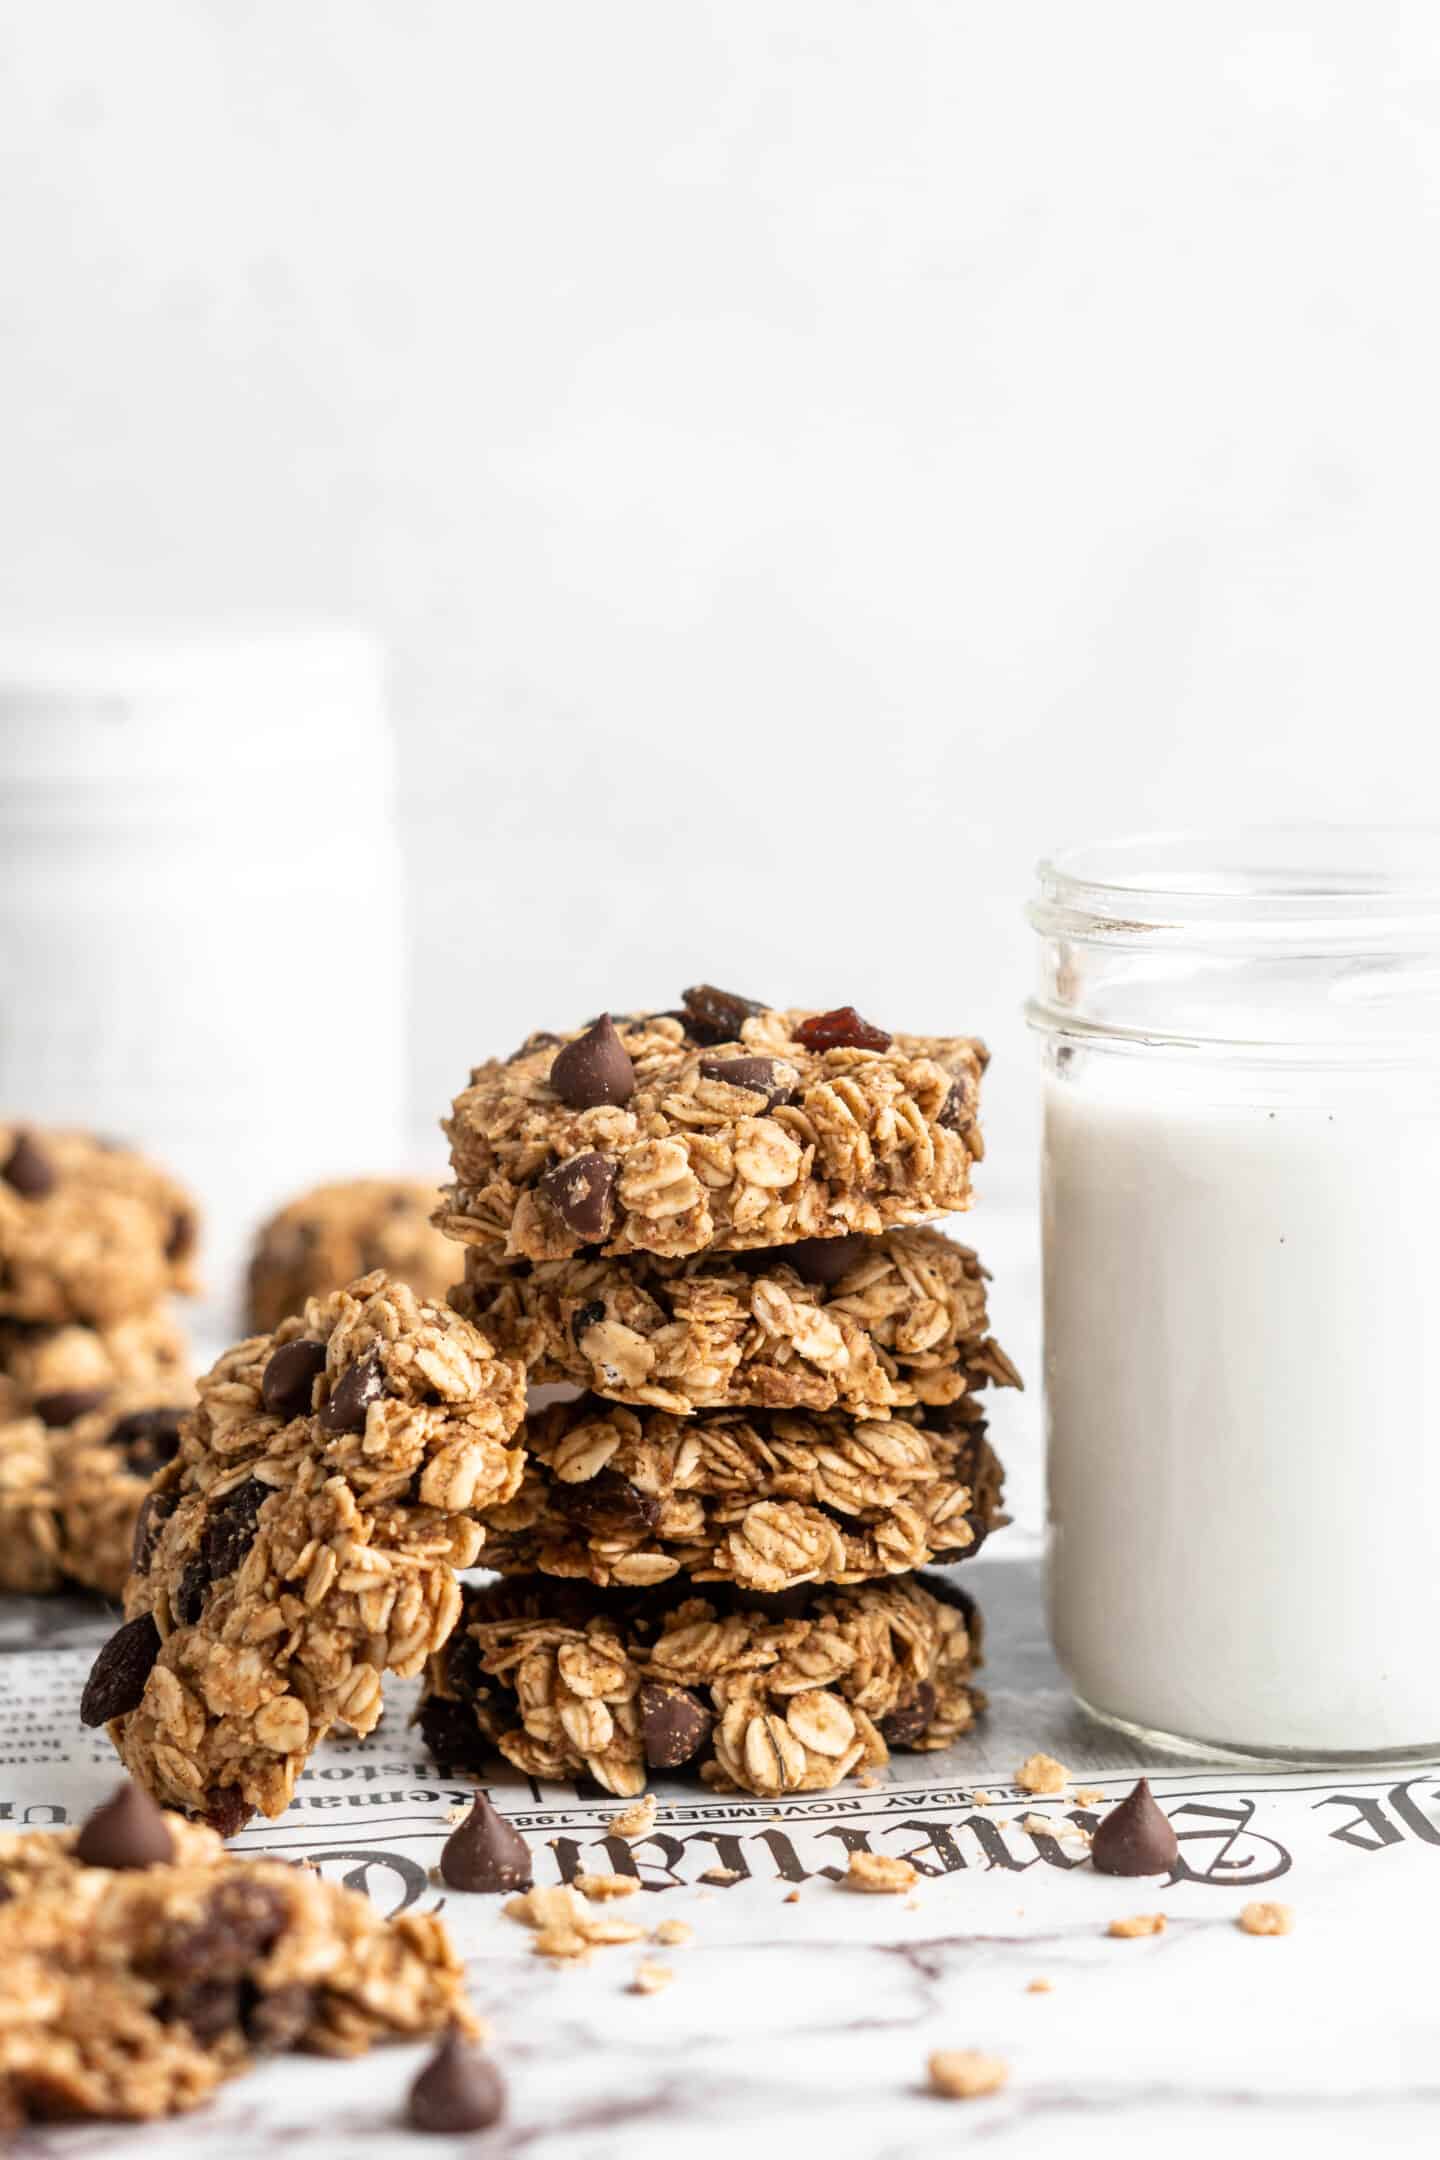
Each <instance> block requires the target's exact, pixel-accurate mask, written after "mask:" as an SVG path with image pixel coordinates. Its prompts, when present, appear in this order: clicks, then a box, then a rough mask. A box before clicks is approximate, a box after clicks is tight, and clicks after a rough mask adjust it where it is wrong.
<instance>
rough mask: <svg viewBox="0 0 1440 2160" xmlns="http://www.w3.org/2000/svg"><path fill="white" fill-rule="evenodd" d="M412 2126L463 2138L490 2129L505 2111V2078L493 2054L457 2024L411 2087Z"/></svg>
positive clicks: (415, 2128) (442, 2134)
mask: <svg viewBox="0 0 1440 2160" xmlns="http://www.w3.org/2000/svg"><path fill="white" fill-rule="evenodd" d="M408 2113H409V2119H410V2127H411V2129H412V2130H427V2131H434V2132H436V2133H437V2134H438V2135H439V2136H441V2137H447V2136H448V2137H458V2136H460V2135H462V2134H463V2133H464V2132H465V2131H467V2130H488V2129H489V2128H490V2127H491V2125H492V2124H494V2123H497V2122H499V2121H500V2119H501V2117H502V2116H503V2115H504V2113H505V2081H504V2079H503V2078H502V2077H501V2075H500V2073H499V2071H498V2070H497V2069H496V2067H495V2065H494V2063H493V2062H491V2060H490V2058H489V2056H488V2055H486V2054H484V2053H482V2051H481V2050H480V2049H479V2048H477V2047H476V2046H475V2045H474V2044H473V2043H472V2042H471V2041H469V2040H466V2039H465V2038H464V2036H463V2035H462V2034H461V2033H460V2032H458V2031H457V2030H456V2029H455V2028H453V2027H452V2028H451V2030H450V2031H449V2032H448V2033H447V2034H446V2035H445V2038H444V2039H443V2040H442V2041H441V2042H440V2045H439V2047H437V2048H436V2050H435V2053H434V2054H433V2055H432V2056H431V2058H430V2060H429V2062H427V2063H426V2065H425V2067H424V2069H423V2070H422V2071H421V2072H420V2075H419V2076H418V2077H417V2078H416V2080H415V2082H414V2084H413V2085H412V2086H411V2087H410V2101H409V2109H408Z"/></svg>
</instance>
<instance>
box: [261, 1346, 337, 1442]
mask: <svg viewBox="0 0 1440 2160" xmlns="http://www.w3.org/2000/svg"><path fill="white" fill-rule="evenodd" d="M324 1370H325V1345H324V1343H323V1342H319V1341H317V1340H316V1338H315V1337H314V1336H313V1335H301V1336H299V1337H297V1339H296V1340H295V1341H294V1342H287V1343H281V1345H280V1347H279V1349H278V1350H275V1351H273V1352H272V1353H271V1355H270V1356H269V1358H267V1359H266V1362H265V1371H264V1373H263V1374H262V1376H261V1380H260V1400H261V1402H262V1403H264V1405H265V1408H266V1409H267V1410H268V1411H269V1412H270V1415H271V1416H272V1417H279V1418H285V1419H286V1420H287V1421H288V1420H289V1419H290V1418H297V1417H306V1416H308V1415H309V1412H310V1406H311V1402H312V1399H313V1396H314V1389H315V1382H316V1380H317V1379H318V1378H319V1376H320V1374H321V1373H322V1372H324Z"/></svg>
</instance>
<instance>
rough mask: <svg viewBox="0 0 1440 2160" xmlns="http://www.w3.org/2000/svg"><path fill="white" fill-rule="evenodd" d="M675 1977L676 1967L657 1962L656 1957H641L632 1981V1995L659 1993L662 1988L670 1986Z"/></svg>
mask: <svg viewBox="0 0 1440 2160" xmlns="http://www.w3.org/2000/svg"><path fill="white" fill-rule="evenodd" d="M674 1978H675V1972H674V1968H673V1967H672V1966H669V1965H660V1964H657V1963H656V1961H655V1959H654V1958H641V1960H640V1963H639V1964H638V1965H637V1966H636V1968H635V1977H634V1979H633V1980H632V1981H631V1982H630V1993H631V1994H632V1995H658V1994H659V1993H660V1990H661V1988H667V1987H669V1985H670V1983H671V1981H672V1980H673V1979H674Z"/></svg>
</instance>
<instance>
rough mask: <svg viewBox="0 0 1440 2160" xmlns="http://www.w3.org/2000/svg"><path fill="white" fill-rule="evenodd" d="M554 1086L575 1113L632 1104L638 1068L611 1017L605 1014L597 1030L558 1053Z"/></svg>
mask: <svg viewBox="0 0 1440 2160" xmlns="http://www.w3.org/2000/svg"><path fill="white" fill-rule="evenodd" d="M550 1085H551V1087H552V1088H554V1090H555V1093H556V1094H557V1095H558V1096H559V1097H560V1100H561V1102H563V1103H565V1104H566V1105H567V1106H568V1107H569V1108H570V1109H571V1110H593V1109H594V1108H595V1106H596V1105H597V1103H625V1102H629V1100H630V1097H631V1096H632V1095H633V1094H634V1092H635V1067H634V1066H633V1065H632V1064H631V1062H630V1053H629V1051H628V1050H627V1049H626V1048H625V1045H624V1043H622V1042H621V1040H620V1037H619V1036H618V1035H617V1034H616V1032H615V1023H614V1021H613V1020H612V1019H611V1018H610V1015H609V1013H601V1015H600V1018H599V1019H598V1020H597V1021H596V1022H595V1025H594V1026H593V1027H591V1028H587V1029H586V1030H585V1033H584V1034H583V1035H577V1036H576V1038H575V1040H574V1042H568V1043H566V1045H565V1047H564V1049H563V1050H557V1051H556V1053H555V1057H554V1061H553V1063H552V1064H551V1067H550Z"/></svg>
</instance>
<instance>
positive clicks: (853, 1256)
mask: <svg viewBox="0 0 1440 2160" xmlns="http://www.w3.org/2000/svg"><path fill="white" fill-rule="evenodd" d="M868 1243H869V1240H868V1239H867V1238H863V1237H861V1236H859V1234H858V1233H856V1232H854V1231H852V1232H850V1233H849V1234H848V1235H847V1236H845V1237H810V1238H801V1239H799V1240H798V1242H797V1243H796V1244H794V1245H782V1246H781V1247H780V1249H779V1251H778V1252H777V1253H776V1254H775V1258H776V1259H777V1260H783V1261H785V1263H786V1264H787V1265H788V1266H790V1267H793V1268H794V1270H795V1272H796V1274H797V1275H798V1276H799V1277H800V1280H801V1281H802V1282H808V1283H814V1284H815V1285H816V1286H817V1287H819V1288H824V1289H826V1290H830V1289H833V1288H834V1286H835V1284H836V1283H838V1282H839V1281H840V1278H841V1277H842V1276H843V1275H848V1274H849V1272H850V1270H851V1268H852V1267H854V1265H855V1262H856V1261H857V1260H858V1259H859V1258H860V1255H861V1254H862V1253H863V1252H864V1250H865V1247H866V1245H867V1244H868Z"/></svg>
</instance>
